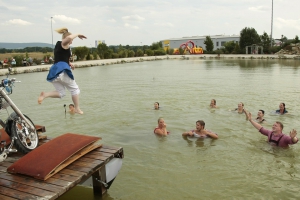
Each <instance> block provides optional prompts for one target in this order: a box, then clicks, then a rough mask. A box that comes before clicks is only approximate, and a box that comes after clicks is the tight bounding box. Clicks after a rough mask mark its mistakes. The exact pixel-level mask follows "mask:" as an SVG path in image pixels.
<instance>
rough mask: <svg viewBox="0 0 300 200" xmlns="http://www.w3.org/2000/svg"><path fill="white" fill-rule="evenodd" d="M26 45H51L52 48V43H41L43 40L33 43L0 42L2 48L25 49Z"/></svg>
mask: <svg viewBox="0 0 300 200" xmlns="http://www.w3.org/2000/svg"><path fill="white" fill-rule="evenodd" d="M26 47H50V48H52V44H48V43H41V42H31V43H6V42H0V49H24V48H26Z"/></svg>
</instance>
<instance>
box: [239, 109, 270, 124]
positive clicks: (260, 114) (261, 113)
mask: <svg viewBox="0 0 300 200" xmlns="http://www.w3.org/2000/svg"><path fill="white" fill-rule="evenodd" d="M244 111H245V115H246V120H249V119H248V115H249V113H248V111H247V110H246V109H244ZM264 115H265V111H264V110H259V111H258V112H257V117H256V119H255V121H256V122H257V123H259V124H262V123H265V122H266V120H265V119H264Z"/></svg>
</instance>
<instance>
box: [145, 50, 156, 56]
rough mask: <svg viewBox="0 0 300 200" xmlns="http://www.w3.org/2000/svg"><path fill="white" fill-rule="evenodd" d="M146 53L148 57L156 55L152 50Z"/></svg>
mask: <svg viewBox="0 0 300 200" xmlns="http://www.w3.org/2000/svg"><path fill="white" fill-rule="evenodd" d="M145 53H146V54H147V55H148V56H153V55H154V51H153V50H151V49H146V51H145Z"/></svg>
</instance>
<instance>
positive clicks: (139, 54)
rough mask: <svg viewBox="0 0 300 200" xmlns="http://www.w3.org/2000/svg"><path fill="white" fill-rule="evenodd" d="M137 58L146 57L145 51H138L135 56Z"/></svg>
mask: <svg viewBox="0 0 300 200" xmlns="http://www.w3.org/2000/svg"><path fill="white" fill-rule="evenodd" d="M135 55H136V56H137V57H141V56H144V51H143V50H142V49H138V50H137V51H136V54H135Z"/></svg>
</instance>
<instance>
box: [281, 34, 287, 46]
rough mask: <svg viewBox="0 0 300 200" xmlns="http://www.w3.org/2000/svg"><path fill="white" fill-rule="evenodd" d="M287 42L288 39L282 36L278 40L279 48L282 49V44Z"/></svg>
mask: <svg viewBox="0 0 300 200" xmlns="http://www.w3.org/2000/svg"><path fill="white" fill-rule="evenodd" d="M287 40H288V39H287V37H286V36H284V35H281V39H280V41H281V45H280V46H281V47H282V46H284V44H285V43H286V42H287Z"/></svg>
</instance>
